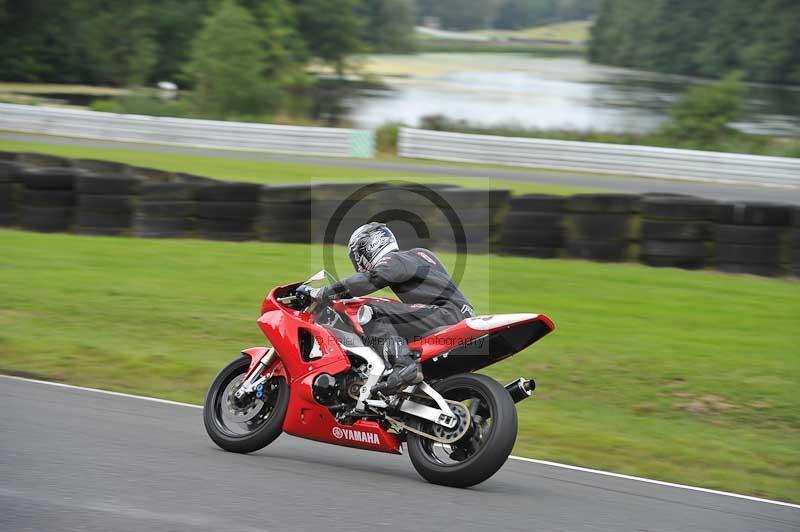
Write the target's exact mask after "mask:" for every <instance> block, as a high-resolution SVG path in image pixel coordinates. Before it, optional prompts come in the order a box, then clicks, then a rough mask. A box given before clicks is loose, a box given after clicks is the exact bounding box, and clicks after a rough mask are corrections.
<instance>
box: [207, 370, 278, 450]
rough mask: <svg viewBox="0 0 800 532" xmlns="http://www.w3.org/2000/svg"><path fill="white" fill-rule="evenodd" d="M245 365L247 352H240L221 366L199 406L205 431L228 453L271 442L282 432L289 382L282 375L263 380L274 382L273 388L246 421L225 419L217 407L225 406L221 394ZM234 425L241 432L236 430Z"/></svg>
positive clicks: (237, 376)
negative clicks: (257, 410)
mask: <svg viewBox="0 0 800 532" xmlns="http://www.w3.org/2000/svg"><path fill="white" fill-rule="evenodd" d="M249 367H250V357H248V356H241V357H239V358H237V359H236V360H234V361H233V362H231V363H230V364H228V365H227V366H225V367H224V368H223V369H222V371H220V372H219V374H218V375H217V377H216V378H215V379H214V382H213V383H211V387H210V388H209V390H208V394H207V395H206V402H205V405H204V406H203V422H204V423H205V426H206V432H207V433H208V435H209V436H210V437H211V439H212V440H213V441H214V443H216V444H217V445H218V446H219V447H221V448H222V449H224V450H226V451H230V452H232V453H252V452H254V451H258V450H259V449H263V448H264V447H266V446H267V445H269V444H270V443H272V442H273V441H274V440H275V438H277V437H278V436H280V435H281V432H283V420H284V418H285V417H286V409H287V407H288V406H289V386H288V385H287V384H286V379H284V378H282V377H273V379H271V380H270V381H269V382H267V383H265V384H267V385H268V384H270V383H272V382H274V384H275V387H274V390H273V392H272V393H270V394H268V395H267V396H265V401H263V404H262V406H261V410H260V411H259V413H258V415H256V416H255V417H254V418H253V419H252V420H251V421H248V422H247V423H231V421H229V420H228V419H226V418H225V417H224V416H223V414H222V411H221V408H225V404H223V402H226V401H227V397H223V395H224V394H225V392H226V390H228V389H229V385H230V384H231V383H232V382H233V381H234V379H237V378H239V379H241V378H242V377H243V376H244V374H245V373H247V369H248V368H249ZM266 399H268V400H266ZM270 409H271V410H270ZM234 425H241V426H237V427H234ZM248 428H252V430H248ZM235 429H238V430H239V431H240V432H241V433H237V430H235Z"/></svg>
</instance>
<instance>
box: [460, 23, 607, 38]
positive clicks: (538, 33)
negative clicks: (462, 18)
mask: <svg viewBox="0 0 800 532" xmlns="http://www.w3.org/2000/svg"><path fill="white" fill-rule="evenodd" d="M591 28H592V22H591V21H590V20H573V21H570V22H559V23H555V24H547V25H545V26H536V27H534V28H526V29H522V30H478V31H474V32H468V33H470V34H472V33H474V34H478V35H489V36H490V37H495V38H501V39H502V38H514V39H532V40H548V41H569V42H575V43H584V42H586V41H588V40H589V31H590V30H591Z"/></svg>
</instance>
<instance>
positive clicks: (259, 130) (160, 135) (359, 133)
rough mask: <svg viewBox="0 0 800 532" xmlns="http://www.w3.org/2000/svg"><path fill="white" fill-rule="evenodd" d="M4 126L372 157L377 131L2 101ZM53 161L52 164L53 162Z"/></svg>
mask: <svg viewBox="0 0 800 532" xmlns="http://www.w3.org/2000/svg"><path fill="white" fill-rule="evenodd" d="M0 130H8V131H21V132H25V133H41V134H46V135H62V136H68V137H83V138H91V139H102V140H115V141H122V142H146V143H153V144H171V145H178V146H195V147H203V148H221V149H235V150H252V151H268V152H277V153H299V154H305V155H328V156H333V157H363V158H369V157H372V154H373V150H374V134H373V133H372V132H371V131H363V130H356V129H339V128H325V127H299V126H278V125H272V124H251V123H244V122H222V121H216V120H195V119H188V118H166V117H157V116H142V115H124V114H116V113H99V112H95V111H84V110H77V109H56V108H52V107H39V106H33V105H14V104H0ZM48 166H52V165H48Z"/></svg>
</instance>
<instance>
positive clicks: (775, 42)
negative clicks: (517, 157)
mask: <svg viewBox="0 0 800 532" xmlns="http://www.w3.org/2000/svg"><path fill="white" fill-rule="evenodd" d="M589 59H590V60H591V61H595V62H598V63H606V64H611V65H619V66H626V67H635V68H642V69H646V70H655V71H659V72H670V73H678V74H686V75H693V76H704V77H713V78H717V77H721V76H723V75H725V74H726V73H728V72H731V71H735V70H739V71H742V72H743V73H744V75H745V77H746V78H747V79H749V80H753V81H761V82H769V83H786V84H799V83H800V2H798V0H760V1H758V2H756V1H754V0H649V1H647V2H643V1H641V0H604V1H603V3H602V5H601V8H600V11H599V13H598V15H597V19H596V21H595V24H594V26H593V28H592V36H591V41H590V45H589Z"/></svg>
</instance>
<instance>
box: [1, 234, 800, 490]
mask: <svg viewBox="0 0 800 532" xmlns="http://www.w3.org/2000/svg"><path fill="white" fill-rule="evenodd" d="M0 249H2V251H3V252H2V253H0V371H2V372H5V373H26V374H29V375H35V376H39V377H41V378H46V379H52V380H57V381H64V382H70V383H73V384H77V385H84V386H93V387H98V388H105V389H111V390H118V391H123V392H131V393H137V394H145V395H154V396H159V397H165V398H170V399H175V400H180V401H189V402H193V403H199V402H200V401H201V400H202V398H203V394H204V392H205V390H206V387H207V386H208V384H209V382H210V380H211V378H212V377H213V375H214V374H215V372H216V371H217V370H218V369H219V368H220V367H222V366H223V365H224V364H225V363H226V362H227V361H228V360H230V359H231V358H233V357H235V356H236V354H237V353H238V351H239V349H241V348H242V347H246V346H250V345H260V344H263V342H264V339H263V337H262V336H261V335H260V333H259V331H258V329H257V327H256V324H255V320H256V318H257V315H258V308H259V305H260V300H261V298H262V297H263V295H264V293H265V292H266V290H267V289H268V288H270V287H272V286H273V285H276V284H278V283H281V282H285V281H291V280H295V279H297V278H302V277H303V276H304V275H306V274H307V273H309V272H312V271H314V270H315V268H316V267H318V266H319V264H320V262H319V260H318V259H317V258H316V255H317V254H318V250H317V249H315V248H312V247H310V246H304V245H291V244H265V243H242V244H236V243H222V242H204V241H196V240H184V241H169V240H167V241H153V240H145V239H128V238H101V237H94V238H92V237H78V236H71V235H43V234H36V233H25V232H19V231H11V230H2V231H0ZM337 255H338V258H339V259H340V260H341V262H339V263H338V264H337V267H338V271H340V272H344V271H346V262H347V259H346V256H345V253H344V251H343V250H338V252H337ZM443 257H444V258H445V260H446V261H448V262H450V263H452V261H453V257H452V256H450V255H443ZM461 286H462V289H463V290H464V292H465V293H466V294H467V295H468V296H469V297H470V298H471V299H472V301H473V303H474V304H475V307H476V308H477V309H478V311H479V312H481V313H489V312H515V311H516V312H519V311H528V310H530V311H539V312H545V313H547V314H548V315H549V316H551V317H552V318H553V319H554V321H555V322H556V324H557V325H558V329H557V330H556V331H555V333H553V334H552V335H550V336H548V337H546V338H545V339H543V340H542V341H541V342H540V343H538V344H536V345H534V346H532V347H531V348H529V349H528V350H526V351H525V352H523V353H521V354H519V355H517V356H515V357H513V358H511V359H509V360H507V361H505V362H503V363H501V364H498V365H496V366H493V367H492V368H490V369H489V370H488V373H489V374H491V375H493V376H495V377H497V378H499V379H500V380H501V381H503V382H505V381H506V380H510V379H512V378H514V377H517V376H519V375H524V376H530V377H534V378H536V380H537V382H538V385H539V387H538V389H537V392H536V394H535V395H536V399H534V400H531V401H528V402H525V403H522V404H521V405H520V406H519V412H520V433H519V439H518V441H517V446H516V448H515V453H516V454H520V455H524V456H531V457H536V458H541V459H549V460H557V461H562V462H568V463H573V464H580V465H583V466H590V467H597V468H601V469H608V470H612V471H617V472H622V473H628V474H633V475H642V476H647V477H653V478H658V479H662V480H667V481H673V482H682V483H689V484H695V485H701V486H706V487H710V488H716V489H723V490H730V491H735V492H741V493H747V494H751V495H756V496H762V497H770V498H777V499H781V500H788V501H794V502H800V493H798V491H797V479H798V478H800V447H798V445H797V442H798V439H799V438H800V396H798V394H797V387H798V383H800V352H799V351H798V345H800V319H798V316H800V283H797V282H794V281H783V280H770V279H760V278H755V277H748V276H734V275H722V274H716V273H712V272H686V271H680V270H671V269H655V268H647V267H643V266H639V265H633V264H623V265H602V264H593V263H587V262H581V261H562V260H549V261H543V260H531V259H521V258H510V257H495V256H478V257H470V258H469V260H468V266H467V270H466V273H465V276H464V278H463V280H462V282H461Z"/></svg>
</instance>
